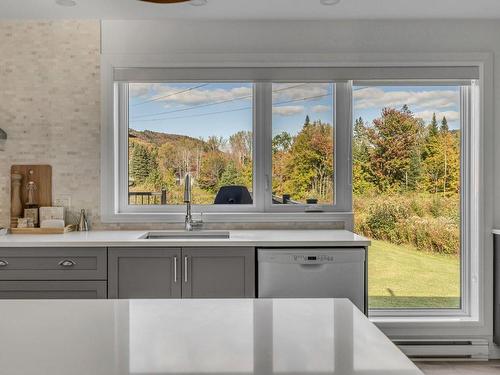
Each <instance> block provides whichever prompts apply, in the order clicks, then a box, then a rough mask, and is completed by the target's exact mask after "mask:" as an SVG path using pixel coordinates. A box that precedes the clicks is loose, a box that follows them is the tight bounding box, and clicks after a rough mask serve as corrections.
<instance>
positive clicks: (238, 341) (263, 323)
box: [0, 299, 423, 375]
mask: <svg viewBox="0 0 500 375" xmlns="http://www.w3.org/2000/svg"><path fill="white" fill-rule="evenodd" d="M0 311H1V316H2V318H1V319H0V332H1V335H0V364H1V366H0V373H2V374H6V375H7V374H8V375H42V374H50V375H69V374H71V375H127V374H190V375H195V374H200V375H201V374H222V373H223V374H225V375H229V374H239V375H244V374H248V375H250V374H258V375H265V374H266V375H267V374H280V375H286V374H304V375H306V374H322V375H326V374H336V375H355V374H363V375H374V374H377V375H380V374H384V375H423V374H422V372H421V371H420V370H418V369H417V367H416V366H415V365H414V364H413V363H412V362H411V361H410V360H409V359H408V358H407V357H405V355H404V354H403V353H402V352H401V351H400V350H399V349H398V348H397V347H396V346H395V345H394V344H392V343H391V341H390V340H389V339H388V338H387V337H386V336H384V334H383V333H382V332H381V331H380V330H379V329H378V328H376V327H375V326H374V325H373V324H372V323H371V322H370V321H369V320H368V319H367V318H366V317H365V316H364V315H363V314H362V313H361V312H360V311H359V310H358V309H357V308H356V307H354V305H353V304H352V303H351V302H350V301H349V300H347V299H275V300H272V299H259V300H252V299H226V300H189V299H186V300H130V301H129V300H87V301H85V300H79V301H78V300H76V301H75V300H73V301H71V300H65V301H63V300H52V301H50V300H45V301H29V300H28V301H12V300H11V301H7V300H4V301H0Z"/></svg>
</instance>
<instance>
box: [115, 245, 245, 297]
mask: <svg viewBox="0 0 500 375" xmlns="http://www.w3.org/2000/svg"><path fill="white" fill-rule="evenodd" d="M254 296H255V250H254V248H210V247H208V248H207V247H200V248H183V249H179V248H176V249H172V248H115V249H109V251H108V298H181V297H182V298H244V297H254Z"/></svg>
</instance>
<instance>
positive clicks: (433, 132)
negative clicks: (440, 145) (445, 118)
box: [429, 112, 439, 138]
mask: <svg viewBox="0 0 500 375" xmlns="http://www.w3.org/2000/svg"><path fill="white" fill-rule="evenodd" d="M438 133H439V127H438V123H437V120H436V112H434V113H433V114H432V121H431V123H430V124H429V138H430V137H435V136H437V135H438Z"/></svg>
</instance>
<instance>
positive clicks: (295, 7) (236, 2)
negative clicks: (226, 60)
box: [0, 0, 500, 19]
mask: <svg viewBox="0 0 500 375" xmlns="http://www.w3.org/2000/svg"><path fill="white" fill-rule="evenodd" d="M76 1H77V3H78V5H77V6H75V7H61V6H59V5H56V4H55V0H0V19H66V18H68V19H73V18H82V19H162V18H189V19H191V18H192V19H405V18H406V19H422V18H500V0H342V1H341V2H340V4H338V5H334V6H323V5H320V2H319V0H208V4H207V5H206V6H201V7H194V6H191V5H189V4H173V5H159V4H148V3H143V2H140V1H138V0H76Z"/></svg>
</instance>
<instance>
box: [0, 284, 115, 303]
mask: <svg viewBox="0 0 500 375" xmlns="http://www.w3.org/2000/svg"><path fill="white" fill-rule="evenodd" d="M102 298H106V281H0V299H102Z"/></svg>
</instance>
